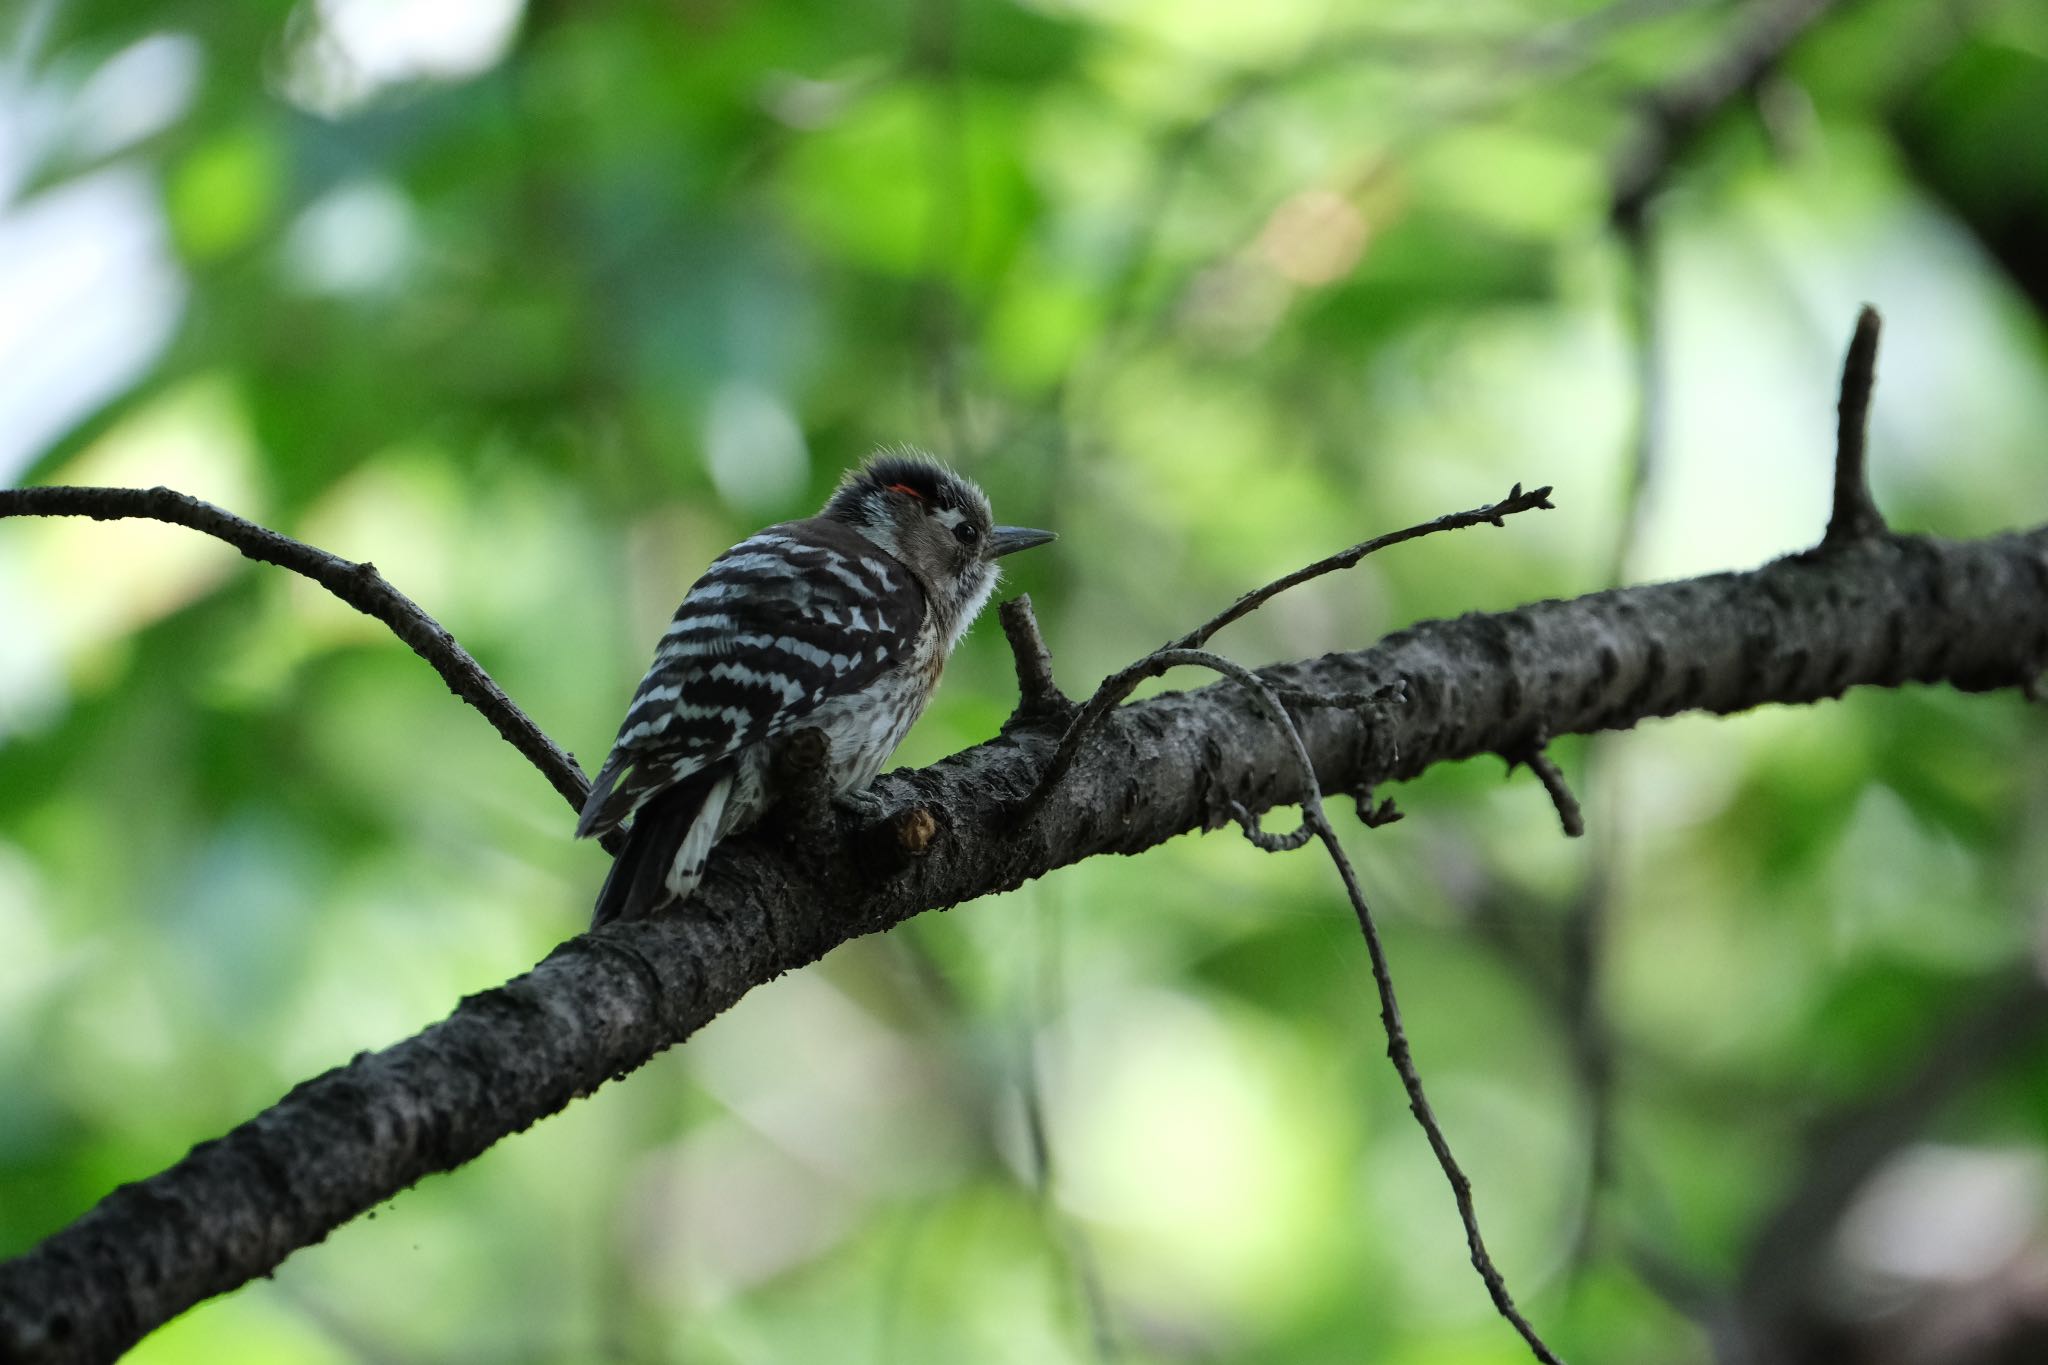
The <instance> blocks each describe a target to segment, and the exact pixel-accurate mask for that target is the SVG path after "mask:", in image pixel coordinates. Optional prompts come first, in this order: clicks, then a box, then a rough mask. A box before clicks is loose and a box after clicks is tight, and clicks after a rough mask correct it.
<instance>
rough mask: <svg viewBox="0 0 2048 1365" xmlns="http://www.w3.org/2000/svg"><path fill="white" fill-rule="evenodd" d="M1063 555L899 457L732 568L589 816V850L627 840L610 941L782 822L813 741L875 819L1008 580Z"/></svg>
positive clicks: (725, 558) (840, 793)
mask: <svg viewBox="0 0 2048 1365" xmlns="http://www.w3.org/2000/svg"><path fill="white" fill-rule="evenodd" d="M1052 539H1054V535H1053V533H1052V532H1050V531H1037V530H1032V529H1030V528H1028V527H1022V526H998V525H996V524H995V520H994V517H993V515H992V513H991V511H990V509H989V502H988V498H987V496H986V495H985V494H984V493H983V492H982V491H981V489H980V488H979V487H977V486H976V485H975V484H974V483H973V482H972V481H970V480H969V479H967V478H965V477H963V476H962V475H960V474H957V473H955V472H954V471H953V470H951V469H949V468H947V467H946V466H944V465H942V464H940V463H939V462H938V461H936V460H935V459H933V458H932V457H930V456H928V455H925V454H922V453H920V452H917V451H914V450H901V451H884V452H879V453H877V454H875V455H874V456H872V457H870V458H869V459H868V460H867V461H866V462H865V463H863V464H862V465H860V466H859V467H858V468H856V469H853V470H851V471H849V472H848V473H847V474H846V476H845V477H844V478H842V479H841V480H840V482H839V484H838V486H837V488H835V489H834V491H833V493H832V496H831V497H830V498H829V499H828V500H827V501H826V503H825V506H824V508H823V509H822V510H821V511H820V512H819V513H818V515H816V516H814V517H808V518H805V519H804V520H801V521H788V522H782V523H779V524H777V525H774V526H770V527H768V528H767V529H765V530H762V531H757V532H755V533H754V534H753V535H751V536H749V537H747V538H746V539H745V540H742V541H741V542H740V543H739V544H737V545H735V546H733V547H732V548H731V549H729V550H727V551H726V552H725V553H724V554H722V555H720V556H719V557H718V558H717V559H715V560H713V561H712V563H711V566H710V567H709V568H707V569H706V570H705V571H704V576H703V577H701V578H699V579H698V580H697V582H696V584H695V585H694V586H692V587H691V589H690V590H689V592H688V593H687V594H686V595H685V596H684V598H683V601H682V605H681V606H679V607H677V608H676V611H675V615H674V617H673V618H671V620H670V621H669V624H668V628H667V629H666V630H665V631H664V632H663V633H662V636H661V640H660V643H659V644H658V645H657V647H656V649H655V654H654V662H653V664H652V665H651V666H650V667H649V668H648V670H647V674H646V676H645V677H643V678H642V679H641V680H640V686H639V688H638V690H636V691H635V692H634V694H633V700H632V703H631V705H629V706H628V707H627V708H626V717H625V720H624V721H623V722H621V724H620V726H619V733H618V738H617V739H616V740H615V741H613V744H612V749H611V753H610V754H609V755H608V756H607V757H606V759H605V761H604V765H603V766H602V767H601V768H599V769H598V772H597V777H596V779H595V780H593V781H592V783H591V785H590V795H589V797H588V798H587V799H586V800H585V801H584V803H583V809H582V814H581V818H580V819H579V820H578V821H577V824H576V835H577V837H578V838H595V837H598V836H601V835H604V834H606V833H608V832H610V831H612V830H615V829H618V828H619V827H620V826H622V825H624V826H626V836H625V843H624V846H623V847H622V848H621V849H620V851H619V854H618V856H617V857H616V858H615V859H614V860H613V863H612V868H611V872H610V874H609V875H608V876H607V877H606V878H605V883H604V887H603V889H602V890H601V891H599V893H598V897H597V904H596V908H595V910H594V912H593V914H592V916H591V926H592V927H593V928H596V927H598V926H600V925H604V924H607V923H610V922H612V921H614V920H633V919H643V918H646V917H648V916H651V915H654V914H657V913H660V912H662V911H663V910H665V909H667V908H668V907H669V906H672V905H677V904H679V903H681V902H685V901H687V900H688V899H689V898H690V896H691V894H692V893H693V892H694V891H695V890H696V887H697V883H698V881H699V880H700V879H701V878H702V876H703V873H704V864H705V860H706V858H707V857H708V856H709V855H710V853H711V850H712V849H713V848H714V847H715V846H716V845H717V844H718V843H719V842H720V841H721V840H723V839H725V838H727V837H728V836H730V835H732V834H735V833H737V832H739V831H741V830H744V829H746V828H747V827H748V826H750V825H752V824H754V823H755V822H756V821H758V820H759V819H760V818H761V816H762V815H763V814H764V813H765V812H766V811H767V810H768V809H769V808H770V807H771V806H773V805H774V803H775V800H776V797H777V795H778V793H777V792H776V790H775V764H774V759H775V755H776V753H777V752H778V749H779V745H780V743H781V742H783V741H785V740H786V738H787V737H788V736H789V735H791V734H792V733H793V732H795V731H796V730H798V729H800V728H807V727H816V728H817V729H818V730H820V731H821V732H822V733H823V735H824V737H825V739H826V741H827V744H828V747H827V751H826V758H825V767H824V774H823V776H824V780H825V782H826V784H827V786H828V787H829V788H830V790H831V791H832V793H833V795H834V797H835V798H838V799H840V800H841V801H848V800H857V799H858V794H859V793H860V792H861V791H862V790H863V789H865V788H866V787H867V786H868V784H869V783H871V782H873V781H874V779H875V775H876V774H877V773H878V772H880V771H881V767H882V764H883V763H884V762H885V761H886V760H887V759H888V757H889V755H890V754H891V753H892V752H894V751H895V748H896V746H897V745H898V744H899V743H901V742H902V739H903V736H904V735H905V734H906V733H907V732H908V731H909V729H910V727H911V724H912V723H913V722H914V721H916V720H917V718H918V716H919V715H920V714H921V713H922V712H923V710H924V707H925V703H927V702H928V701H930V700H931V697H932V693H933V692H934V691H935V690H936V689H937V687H938V684H939V676H940V674H941V673H942V672H943V671H944V669H945V666H946V659H947V657H948V656H949V655H951V654H952V652H953V647H954V646H955V645H957V644H959V643H960V637H961V636H962V635H964V634H965V633H966V631H967V627H968V626H969V625H970V624H972V623H973V621H974V618H975V617H976V615H978V614H979V613H980V611H981V609H982V608H983V607H984V606H985V605H987V603H988V599H989V596H990V594H992V593H993V592H994V591H995V587H996V581H997V578H998V576H999V571H998V567H997V564H996V561H997V560H999V559H1001V558H1002V557H1003V556H1005V555H1009V554H1014V553H1016V552H1017V551H1019V550H1025V549H1029V548H1030V547H1032V546H1034V545H1043V544H1045V543H1046V542H1047V541H1049V540H1052ZM629 821H630V822H631V823H630V824H628V822H629Z"/></svg>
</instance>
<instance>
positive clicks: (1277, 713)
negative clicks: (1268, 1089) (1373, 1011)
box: [1140, 649, 1562, 1365]
mask: <svg viewBox="0 0 2048 1365" xmlns="http://www.w3.org/2000/svg"><path fill="white" fill-rule="evenodd" d="M1140 662H1149V663H1151V664H1152V665H1154V666H1155V667H1156V669H1157V670H1158V672H1161V673H1163V672H1165V671H1166V670H1168V669H1172V668H1180V667H1185V666H1193V667H1196V668H1208V669H1214V670H1215V671H1216V672H1218V673H1221V674H1222V675H1223V676H1224V677H1226V678H1230V679H1233V680H1234V681H1236V682H1238V683H1240V684H1242V685H1243V686H1244V688H1245V689H1246V690H1247V691H1249V692H1250V693H1251V694H1252V696H1253V697H1254V698H1255V699H1256V700H1257V701H1258V703H1259V707H1260V709H1261V710H1263V711H1264V712H1265V713H1266V719H1267V720H1269V721H1271V722H1272V723H1273V725H1274V727H1275V728H1276V729H1278V730H1279V731H1280V732H1281V734H1282V735H1283V736H1285V738H1286V740H1287V747H1288V748H1289V749H1290V750H1291V751H1292V753H1293V756H1294V761H1295V766H1296V769H1297V772H1298V776H1299V780H1300V782H1301V829H1300V830H1297V831H1296V832H1295V833H1294V834H1291V835H1285V834H1283V835H1270V834H1266V833H1264V832H1262V831H1261V830H1260V829H1259V826H1258V817H1257V816H1255V815H1251V814H1249V813H1245V814H1243V815H1242V820H1243V823H1244V832H1245V837H1246V838H1248V839H1250V840H1251V841H1252V843H1254V844H1256V845H1257V846H1258V847H1260V848H1262V849H1264V850H1265V851H1266V852H1268V853H1284V852H1289V851H1291V850H1293V849H1296V848H1300V847H1301V846H1302V845H1303V844H1305V843H1307V842H1308V841H1307V839H1306V838H1304V837H1301V836H1302V834H1303V832H1304V831H1305V832H1307V833H1309V834H1312V835H1313V836H1314V837H1315V838H1316V839H1317V840H1318V841H1320V842H1321V844H1322V846H1323V849H1324V851H1326V852H1327V853H1328V854H1329V855H1330V861H1331V862H1333V863H1335V864H1336V865H1337V875H1338V876H1339V877H1340V878H1342V879H1343V882H1344V894H1345V895H1347V896H1349V897H1350V898H1351V913H1352V914H1353V915H1355V916H1357V918H1358V930H1359V932H1360V933H1361V934H1363V935H1364V936H1365V950H1366V953H1367V955H1368V956H1369V957H1370V958H1371V959H1372V983H1373V987H1374V989H1375V990H1377V991H1378V993H1379V997H1380V1026H1381V1027H1382V1028H1384V1029H1385V1030H1386V1034H1387V1059H1388V1060H1389V1061H1391V1062H1393V1064H1394V1071H1395V1073H1396V1074H1398V1075H1399V1076H1400V1078H1401V1089H1402V1090H1403V1091H1405V1092H1406V1093H1407V1095H1408V1110H1409V1112H1410V1113H1412V1114H1414V1115H1415V1121H1416V1122H1417V1123H1419V1124H1420V1125H1422V1132H1423V1135H1424V1136H1425V1137H1427V1138H1428V1139H1429V1148H1430V1150H1431V1151H1432V1152H1434V1153H1435V1154H1436V1163H1437V1165H1438V1166H1439V1167H1441V1168H1442V1170H1443V1173H1444V1179H1445V1180H1448V1181H1449V1182H1450V1185H1451V1196H1452V1198H1454V1199H1455V1200H1456V1201H1457V1204H1458V1221H1459V1222H1461V1223H1462V1224H1464V1227H1465V1249H1466V1251H1467V1252H1468V1253H1469V1254H1470V1255H1471V1258H1472V1268H1473V1269H1475V1270H1477V1271H1478V1272H1479V1278H1480V1279H1481V1280H1483V1281H1485V1283H1486V1292H1487V1295H1488V1296H1489V1297H1490V1298H1492V1300H1493V1307H1494V1310H1495V1311H1496V1312H1498V1313H1499V1314H1500V1315H1501V1316H1502V1317H1503V1318H1505V1319H1507V1321H1508V1324H1509V1325H1510V1326H1512V1327H1513V1328H1514V1329H1515V1331H1517V1332H1518V1333H1520V1334H1521V1337H1522V1340H1523V1341H1525V1342H1527V1343H1528V1344H1529V1349H1530V1350H1531V1351H1533V1352H1534V1353H1535V1355H1536V1358H1537V1359H1538V1360H1540V1361H1542V1362H1544V1365H1562V1362H1560V1361H1559V1360H1558V1358H1557V1355H1556V1354H1555V1353H1554V1352H1553V1351H1552V1350H1551V1349H1550V1347H1549V1346H1547V1345H1545V1344H1544V1341H1543V1338H1542V1337H1541V1336H1539V1335H1537V1332H1536V1328H1535V1326H1534V1325H1533V1324H1531V1323H1530V1321H1529V1319H1528V1318H1526V1317H1524V1316H1523V1315H1522V1311H1521V1310H1520V1309H1519V1308H1517V1307H1515V1300H1514V1296H1513V1295H1511V1294H1509V1293H1508V1286H1507V1281H1506V1280H1504V1279H1503V1278H1501V1273H1500V1269H1499V1267H1497V1266H1495V1265H1494V1263H1493V1256H1492V1253H1490V1252H1488V1251H1487V1249H1486V1239H1485V1238H1484V1237H1482V1236H1481V1235H1480V1232H1479V1211H1478V1210H1477V1209H1476V1208H1474V1207H1473V1204H1472V1181H1471V1180H1470V1179H1469V1178H1468V1177H1467V1176H1466V1174H1465V1171H1464V1168H1463V1167H1461V1166H1460V1165H1459V1164H1458V1158H1457V1157H1456V1156H1454V1155H1453V1154H1452V1152H1451V1143H1450V1139H1448V1138H1446V1137H1445V1136H1444V1130H1443V1125H1442V1124H1441V1123H1439V1122H1438V1121H1437V1117H1436V1110H1434V1109H1433V1108H1431V1107H1430V1103H1429V1096H1428V1095H1426V1094H1424V1093H1423V1089H1422V1073H1421V1072H1420V1071H1417V1070H1416V1069H1415V1054H1414V1052H1413V1051H1412V1050H1411V1049H1410V1048H1409V1046H1408V1030H1407V1027H1406V1026H1405V1025H1403V1024H1402V1022H1401V1004H1400V1001H1399V1000H1398V999H1396V998H1395V995H1394V971H1393V967H1392V966H1391V965H1390V964H1389V963H1388V961H1387V950H1386V947H1385V945H1383V944H1382V943H1381V942H1380V931H1379V926H1378V925H1377V924H1375V923H1374V921H1373V917H1372V910H1371V908H1370V907H1368V906H1367V905H1366V903H1365V891H1364V888H1362V887H1361V886H1360V885H1359V884H1358V873H1357V870H1356V869H1354V868H1353V867H1352V866H1351V856H1350V855H1349V854H1347V853H1346V852H1345V851H1344V845H1343V843H1342V842H1341V841H1339V840H1338V838H1337V831H1336V830H1335V829H1334V828H1332V827H1331V825H1330V817H1329V816H1328V814H1326V813H1325V812H1324V810H1323V793H1322V790H1321V788H1320V787H1318V786H1317V784H1316V765H1315V760H1314V759H1311V758H1310V757H1309V756H1308V748H1307V746H1306V745H1304V744H1303V743H1302V742H1301V731H1300V730H1299V729H1297V728H1296V727H1295V724H1294V718H1293V717H1292V716H1290V715H1288V714H1287V708H1286V707H1285V706H1284V705H1282V704H1281V701H1280V698H1279V696H1278V695H1277V694H1276V693H1275V692H1274V690H1273V686H1272V684H1270V683H1268V682H1267V681H1266V680H1265V679H1263V678H1261V677H1259V676H1258V675H1257V674H1256V673H1254V672H1252V671H1251V670H1250V669H1248V668H1246V667H1245V666H1244V665H1243V664H1239V663H1233V662H1232V661H1231V660H1229V659H1226V658H1224V657H1223V656H1221V655H1219V654H1211V653H1209V652H1208V651H1207V650H1201V649H1162V650H1160V651H1159V652H1157V653H1156V654H1152V655H1149V656H1148V657H1147V659H1145V660H1141V661H1140ZM1233 805H1235V803H1233ZM1236 809H1237V810H1238V811H1239V812H1243V810H1244V808H1243V807H1242V806H1237V807H1236Z"/></svg>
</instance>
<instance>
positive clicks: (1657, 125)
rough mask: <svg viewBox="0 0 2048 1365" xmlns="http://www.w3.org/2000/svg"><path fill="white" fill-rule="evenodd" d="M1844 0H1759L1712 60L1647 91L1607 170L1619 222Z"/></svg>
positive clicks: (1641, 207)
mask: <svg viewBox="0 0 2048 1365" xmlns="http://www.w3.org/2000/svg"><path fill="white" fill-rule="evenodd" d="M1841 3H1842V0H1758V3H1755V4H1752V5H1751V6H1750V7H1749V12H1748V22H1747V23H1746V24H1745V25H1744V26H1743V28H1742V30H1741V32H1740V33H1738V34H1737V35H1736V38H1735V40H1734V42H1732V43H1731V44H1729V46H1728V47H1726V48H1725V49H1723V50H1722V51H1721V52H1719V53H1717V54H1715V56H1714V57H1713V58H1712V59H1710V60H1708V61H1707V62H1705V63H1703V64H1701V65H1700V66H1698V67H1695V68H1694V69H1693V70H1691V71H1689V72H1687V73H1686V74H1685V75H1683V76H1681V77H1679V78H1678V79H1677V80H1674V81H1672V82H1671V83H1669V84H1668V85H1665V86H1662V87H1660V88H1658V89H1656V90H1654V91H1651V92H1650V93H1649V94H1648V95H1646V96H1645V97H1644V98H1643V100H1642V102H1641V109H1642V117H1641V118H1640V120H1639V121H1638V124H1637V127H1636V130H1635V132H1634V133H1633V134H1632V135H1631V136H1630V138H1629V140H1628V141H1627V142H1626V143H1625V144H1624V145H1623V147H1622V150H1621V154H1620V155H1619V156H1618V157H1617V158H1616V159H1615V162H1614V166H1613V170H1612V171H1611V173H1610V178H1611V183H1612V184H1613V187H1614V189H1613V200H1612V207H1611V213H1612V215H1613V218H1614V221H1615V222H1616V223H1622V224H1625V223H1628V222H1630V221H1631V220H1634V219H1639V218H1640V217H1641V216H1642V214H1643V212H1644V211H1645V210H1646V209H1647V208H1648V207H1649V203H1650V201H1651V200H1652V199H1654V198H1656V196H1657V195H1658V193H1660V192H1661V191H1662V190H1663V188H1664V186H1665V184H1666V183H1667V182H1668V181H1669V180H1670V178H1671V175H1672V173H1673V172H1674V171H1675V170H1676V169H1677V166H1678V163H1679V162H1680V161H1682V160H1684V158H1685V156H1686V154H1687V153H1688V152H1690V151H1691V150H1692V148H1693V146H1694V145H1695V144H1696V143H1697V142H1698V141H1699V139H1700V137H1701V136H1702V135H1703V134H1704V133H1705V132H1706V131H1707V130H1708V129H1709V128H1711V127H1712V126H1713V125H1714V123H1715V122H1716V121H1717V120H1718V119H1719V118H1720V116H1721V114H1722V113H1723V112H1724V111H1725V110H1726V109H1727V108H1728V107H1729V106H1730V105H1732V104H1734V103H1735V102H1736V101H1737V100H1739V99H1741V98H1742V97H1743V96H1745V95H1748V94H1750V93H1751V92H1752V91H1754V90H1755V89H1756V88H1757V86H1758V85H1760V84H1761V83H1762V82H1763V81H1764V80H1765V78H1767V77H1768V76H1770V75H1771V74H1772V73H1773V72H1775V71H1776V70H1777V69H1778V67H1779V65H1780V64H1781V63H1783V61H1784V60H1785V55H1786V53H1788V52H1790V51H1791V49H1792V46H1793V44H1795V43H1797V42H1798V41H1799V40H1800V39H1801V38H1803V37H1805V36H1806V33H1807V31H1808V30H1809V29H1811V28H1812V27H1813V26H1814V25H1815V24H1817V23H1819V22H1820V21H1821V20H1822V19H1824V18H1826V17H1827V15H1828V13H1829V12H1830V11H1831V10H1834V9H1835V8H1837V7H1838V6H1839V5H1840V4H1841Z"/></svg>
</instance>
